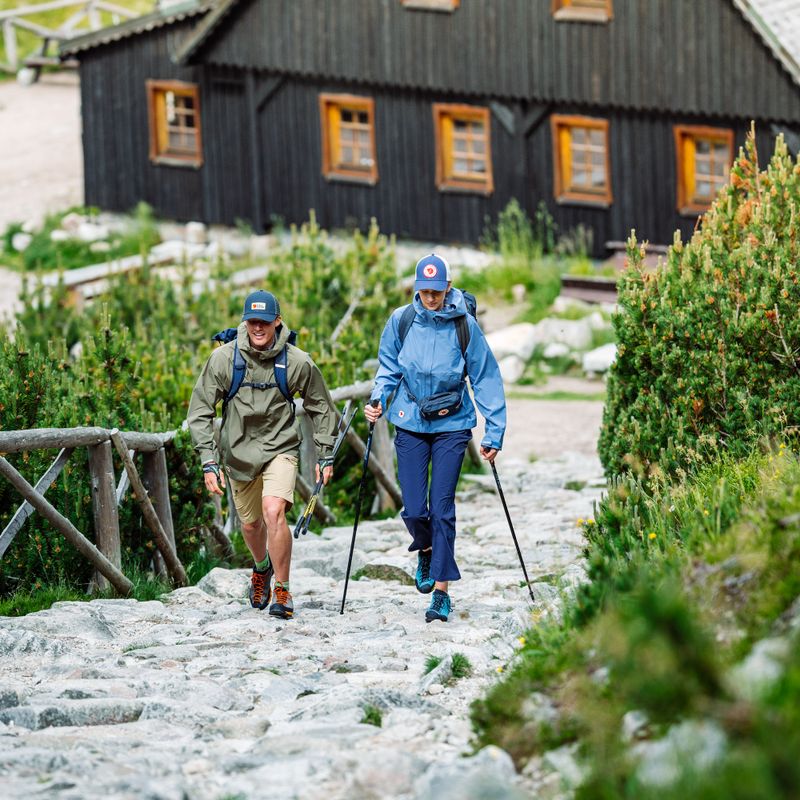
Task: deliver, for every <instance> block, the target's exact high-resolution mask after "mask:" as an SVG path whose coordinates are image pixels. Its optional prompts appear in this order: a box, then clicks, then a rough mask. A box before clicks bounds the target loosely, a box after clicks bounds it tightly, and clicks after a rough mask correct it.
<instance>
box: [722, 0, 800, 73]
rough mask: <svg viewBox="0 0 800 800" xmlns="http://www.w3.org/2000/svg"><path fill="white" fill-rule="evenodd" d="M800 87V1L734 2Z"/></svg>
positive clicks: (735, 0) (739, 0)
mask: <svg viewBox="0 0 800 800" xmlns="http://www.w3.org/2000/svg"><path fill="white" fill-rule="evenodd" d="M733 4H734V5H735V6H736V7H737V8H738V9H739V10H740V11H741V12H742V14H744V16H745V17H746V18H747V20H748V21H749V22H750V24H751V25H752V26H753V28H755V31H756V33H758V35H759V36H760V37H761V38H762V39H763V40H764V43H765V44H766V45H767V47H769V49H770V50H772V52H773V54H774V55H775V57H776V58H777V59H778V60H779V61H780V62H781V63H782V64H783V66H784V67H785V68H786V70H787V71H788V72H789V74H790V75H791V76H792V78H793V79H794V81H795V83H796V84H797V85H798V86H800V0H733Z"/></svg>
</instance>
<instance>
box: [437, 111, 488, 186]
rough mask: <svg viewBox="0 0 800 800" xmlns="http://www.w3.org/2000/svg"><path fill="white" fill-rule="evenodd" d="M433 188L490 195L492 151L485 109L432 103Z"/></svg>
mask: <svg viewBox="0 0 800 800" xmlns="http://www.w3.org/2000/svg"><path fill="white" fill-rule="evenodd" d="M433 128H434V132H435V136H436V186H437V187H438V188H439V189H443V190H447V189H455V190H460V191H471V192H479V193H481V194H491V193H492V191H494V183H493V181H492V151H491V146H490V140H489V133H490V129H489V109H488V108H483V107H482V106H466V105H455V104H451V103H435V104H434V106H433Z"/></svg>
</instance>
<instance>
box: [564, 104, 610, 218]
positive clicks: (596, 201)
mask: <svg viewBox="0 0 800 800" xmlns="http://www.w3.org/2000/svg"><path fill="white" fill-rule="evenodd" d="M550 124H551V132H552V137H553V185H554V194H555V198H556V200H557V201H558V202H559V203H570V202H577V203H581V204H588V205H598V206H603V207H606V206H610V205H611V203H612V202H613V199H614V197H613V194H612V191H611V154H610V152H609V137H608V127H609V126H608V120H607V119H600V118H598V117H583V116H575V115H569V116H568V115H564V114H553V116H552V117H551V118H550ZM576 129H582V130H588V131H600V132H601V133H602V134H603V151H604V152H603V165H604V167H605V182H604V183H603V185H602V187H599V188H596V189H595V188H593V187H592V186H591V185H590V184H588V183H587V184H575V183H573V171H572V166H573V150H574V149H575V148H574V147H573V134H574V131H575V130H576ZM582 149H583V150H584V151H585V152H584V153H583V157H584V159H586V158H587V157H588V158H589V159H590V158H591V146H586V147H584V148H582ZM594 166H595V165H594V163H593V162H592V161H591V160H584V171H585V172H586V173H587V174H590V173H591V170H592V168H593V167H594Z"/></svg>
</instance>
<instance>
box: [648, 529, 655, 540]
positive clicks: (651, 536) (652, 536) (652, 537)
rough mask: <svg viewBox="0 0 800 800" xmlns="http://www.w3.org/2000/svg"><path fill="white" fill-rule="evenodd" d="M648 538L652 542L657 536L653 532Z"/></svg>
mask: <svg viewBox="0 0 800 800" xmlns="http://www.w3.org/2000/svg"><path fill="white" fill-rule="evenodd" d="M647 538H648V539H650V540H651V541H652V540H653V539H655V538H656V535H655V534H654V533H653V531H650V533H648V534H647Z"/></svg>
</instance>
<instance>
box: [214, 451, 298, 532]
mask: <svg viewBox="0 0 800 800" xmlns="http://www.w3.org/2000/svg"><path fill="white" fill-rule="evenodd" d="M228 480H230V482H231V491H232V492H233V504H234V505H235V506H236V513H237V514H238V515H239V519H241V521H242V522H246V523H247V524H248V525H250V524H252V523H253V522H257V521H258V520H260V519H261V518H262V511H261V498H262V497H280V498H282V499H284V500H286V501H287V502H288V503H289V505H291V504H292V501H293V500H294V484H295V481H296V480H297V456H293V455H289V454H288V453H281V454H280V455H277V456H275V458H273V459H272V461H270V462H268V463H267V465H266V466H265V467H264V471H263V472H262V473H261V474H260V475H259V476H258V477H257V478H254V479H253V480H252V481H237V480H235V479H233V478H229V479H228Z"/></svg>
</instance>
